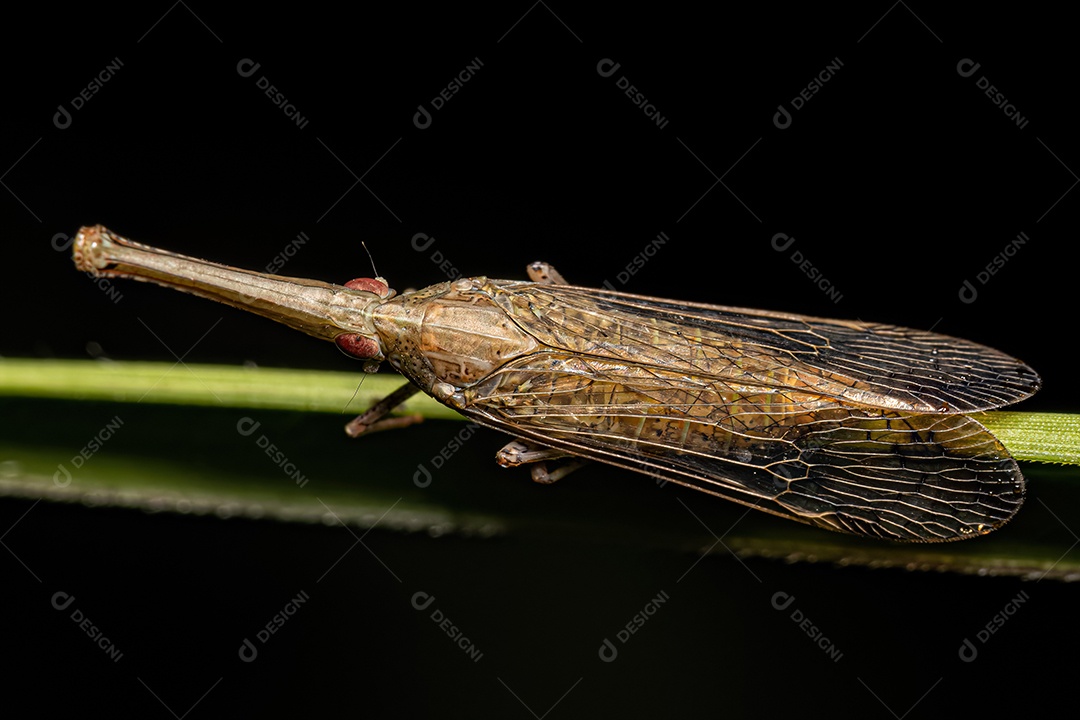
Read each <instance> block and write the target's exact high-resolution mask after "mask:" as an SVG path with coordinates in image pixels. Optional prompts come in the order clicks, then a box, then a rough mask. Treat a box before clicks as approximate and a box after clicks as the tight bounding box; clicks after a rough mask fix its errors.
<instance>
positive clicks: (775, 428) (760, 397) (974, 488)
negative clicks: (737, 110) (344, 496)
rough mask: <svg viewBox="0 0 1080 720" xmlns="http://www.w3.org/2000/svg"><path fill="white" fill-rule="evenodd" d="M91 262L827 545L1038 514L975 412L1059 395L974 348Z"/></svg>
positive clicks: (546, 443)
mask: <svg viewBox="0 0 1080 720" xmlns="http://www.w3.org/2000/svg"><path fill="white" fill-rule="evenodd" d="M76 261H77V263H78V264H79V265H80V267H82V268H83V269H86V270H89V271H91V272H94V273H96V274H109V275H126V276H132V277H137V278H140V279H150V280H152V281H155V282H159V283H162V284H167V285H170V286H172V287H179V289H182V290H185V291H188V292H194V293H196V294H199V295H204V296H207V297H211V298H213V299H216V300H219V301H222V302H227V303H229V304H232V305H236V306H238V307H243V308H245V309H249V310H253V311H255V312H260V313H261V314H264V315H267V316H269V317H272V318H274V319H276V320H279V321H281V322H285V323H287V324H289V325H291V326H293V327H296V328H298V329H301V330H303V331H305V332H308V333H309V334H312V335H316V336H318V337H323V338H326V339H333V340H335V341H336V342H337V344H338V345H339V347H341V348H343V349H344V350H346V351H347V352H349V353H350V354H352V355H354V356H356V357H359V358H362V359H364V360H367V361H369V369H373V366H374V365H377V363H378V362H380V361H382V360H387V361H389V362H390V364H391V365H393V366H394V367H395V368H396V369H397V370H399V371H400V372H401V373H402V374H404V375H405V376H406V377H407V378H409V380H410V381H412V382H413V383H414V384H415V385H416V386H418V387H419V388H420V389H421V390H423V391H424V392H427V393H428V394H430V395H432V396H433V397H435V398H436V399H438V400H440V401H441V402H443V403H445V404H446V405H448V406H450V407H452V408H454V409H456V410H458V411H460V412H461V413H463V414H465V415H467V416H469V417H470V418H472V419H474V420H476V421H477V422H480V423H482V424H485V425H488V426H491V427H495V428H498V429H500V430H504V431H506V432H509V433H511V434H513V435H515V436H517V437H519V438H523V439H524V440H526V441H528V442H529V443H531V444H532V445H534V446H541V447H547V448H554V449H556V450H558V451H562V452H563V453H566V454H571V455H577V456H582V457H587V458H592V459H597V460H601V461H604V462H608V463H611V464H614V465H619V466H623V467H627V468H630V469H633V470H637V471H641V472H646V473H648V474H651V475H654V476H657V477H661V478H664V479H667V480H671V481H674V482H677V483H680V484H683V485H687V486H689V487H693V488H696V489H699V490H703V491H705V492H709V493H712V494H714V495H718V496H721V497H724V498H727V499H730V500H734V501H736V502H740V503H743V504H746V505H750V506H753V507H757V508H759V509H762V510H765V511H767V512H771V513H774V514H777V515H782V516H784V517H789V518H792V519H796V520H799V521H802V522H807V523H811V524H814V525H818V526H820V527H825V528H829V529H832V530H840V531H845V532H852V533H856V534H860V535H866V536H873V537H880V538H889V539H895V540H909V541H943V540H955V539H963V538H966V537H973V536H976V535H980V534H984V533H986V532H989V531H990V530H993V529H995V528H997V527H1000V526H1001V525H1002V524H1004V523H1005V522H1007V521H1008V519H1009V518H1010V517H1012V515H1013V514H1014V513H1015V512H1016V510H1017V509H1018V508H1019V507H1020V505H1021V503H1022V502H1023V497H1024V481H1023V477H1022V475H1021V473H1020V470H1019V468H1018V467H1017V465H1016V462H1015V461H1014V460H1013V459H1012V458H1011V457H1010V456H1009V454H1008V452H1007V451H1006V450H1005V448H1004V447H1003V446H1002V445H1001V443H1000V442H998V440H997V439H996V438H995V437H994V436H993V435H991V434H990V433H989V432H988V431H987V430H986V429H985V428H984V427H983V426H982V425H980V424H979V423H978V422H977V421H975V420H973V419H972V418H970V417H968V416H967V415H966V414H965V413H971V412H977V411H982V410H989V409H993V408H997V407H1001V406H1003V405H1007V404H1010V403H1013V402H1017V401H1019V400H1021V399H1023V398H1025V397H1027V396H1029V395H1031V394H1032V393H1033V392H1035V390H1036V389H1037V388H1038V385H1039V378H1038V375H1036V374H1035V372H1034V371H1032V370H1031V368H1029V367H1028V366H1026V365H1024V364H1023V363H1021V362H1019V361H1018V360H1016V359H1014V358H1012V357H1009V356H1008V355H1005V354H1003V353H1000V352H998V351H996V350H993V349H991V348H988V347H985V346H982V345H978V344H975V343H971V342H968V341H965V340H959V339H956V338H950V337H946V336H943V335H937V334H934V333H928V332H923V331H918V330H912V329H907V328H899V327H894V326H889V325H875V324H869V323H861V322H852V321H842V320H827V319H822V318H811V317H804V316H799V315H787V314H782V313H770V312H762V311H755V310H748V309H742V308H732V307H722V306H713V305H702V304H694V303H684V302H678V301H671V300H661V299H656V298H649V297H643V296H635V295H629V294H625V293H617V292H609V291H605V290H594V289H589V288H579V287H573V286H569V285H561V284H551V283H548V282H518V281H507V280H489V279H487V278H483V277H478V278H468V279H461V280H456V281H453V282H447V283H440V284H438V285H433V286H431V287H429V288H425V289H423V290H420V291H417V292H412V293H406V294H404V295H401V296H395V295H394V293H393V291H391V290H389V288H388V287H386V285H385V284H384V283H383V282H382V281H381V280H372V279H364V280H356V281H352V282H350V283H347V284H346V286H336V285H329V284H326V283H318V282H317V281H310V280H294V279H291V278H279V277H274V276H265V275H260V274H258V273H250V272H247V271H240V270H233V269H231V268H225V267H224V266H220V265H215V264H212V263H205V262H203V261H198V260H193V259H191V258H184V257H182V256H177V255H173V254H171V253H165V252H164V251H158V250H154V249H153V248H148V247H147V246H138V245H136V244H134V243H130V241H126V240H123V239H122V238H118V237H117V236H114V235H112V234H110V233H108V231H105V230H104V229H103V228H89V229H84V231H83V232H82V233H80V236H79V240H78V242H77V243H76ZM230 273H231V274H230ZM192 277H196V278H197V280H195V281H192V280H191V278H192ZM207 277H210V278H211V279H210V280H207V279H206V278H207ZM177 278H181V279H180V280H177ZM256 281H257V282H256ZM253 284H255V285H258V288H259V289H258V292H255V291H254V290H252V289H251V288H252V287H253V286H254V285H253ZM397 401H400V398H399V399H398V400H397ZM387 407H389V405H387ZM385 410H386V408H385V407H384V408H382V410H381V412H385ZM541 454H542V453H541ZM527 461H528V460H526V462H527Z"/></svg>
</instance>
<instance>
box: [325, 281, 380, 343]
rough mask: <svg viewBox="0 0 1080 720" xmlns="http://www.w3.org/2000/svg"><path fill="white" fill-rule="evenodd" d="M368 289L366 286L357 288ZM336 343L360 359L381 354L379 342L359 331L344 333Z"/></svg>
mask: <svg viewBox="0 0 1080 720" xmlns="http://www.w3.org/2000/svg"><path fill="white" fill-rule="evenodd" d="M357 289H366V288H357ZM334 344H335V345H337V346H338V347H339V348H341V351H342V352H343V353H345V354H346V355H351V356H352V357H354V358H358V359H360V360H371V359H373V358H377V357H379V355H380V352H381V351H380V349H379V343H377V342H375V340H373V339H372V338H369V337H367V336H365V335H359V334H357V333H343V334H341V335H338V336H337V337H336V338H334Z"/></svg>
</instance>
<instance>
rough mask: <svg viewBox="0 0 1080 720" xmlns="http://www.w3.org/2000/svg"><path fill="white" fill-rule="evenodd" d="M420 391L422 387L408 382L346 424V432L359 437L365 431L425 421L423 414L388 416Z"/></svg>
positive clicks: (406, 425)
mask: <svg viewBox="0 0 1080 720" xmlns="http://www.w3.org/2000/svg"><path fill="white" fill-rule="evenodd" d="M418 392H420V388H418V387H416V386H415V385H413V384H412V383H406V384H404V385H402V386H401V387H399V388H398V389H397V390H395V391H394V392H392V393H390V394H389V395H387V396H386V397H384V398H383V399H382V400H380V401H379V402H377V403H375V404H374V405H372V406H371V408H370V409H368V411H367V412H365V413H364V414H363V415H359V416H357V417H355V418H353V419H352V420H351V421H349V424H348V425H346V426H345V432H346V434H348V436H349V437H357V436H358V435H362V434H365V433H373V432H378V431H379V430H393V429H397V428H403V427H408V426H409V425H415V424H416V423H418V422H423V420H424V417H423V415H405V416H403V417H395V418H388V417H385V416H386V415H387V413H389V412H390V411H391V410H393V409H394V408H396V407H397V406H398V405H400V404H401V403H403V402H405V401H406V400H408V399H409V398H411V397H412V396H413V395H415V394H416V393H418Z"/></svg>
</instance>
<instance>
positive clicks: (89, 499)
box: [0, 360, 1080, 580]
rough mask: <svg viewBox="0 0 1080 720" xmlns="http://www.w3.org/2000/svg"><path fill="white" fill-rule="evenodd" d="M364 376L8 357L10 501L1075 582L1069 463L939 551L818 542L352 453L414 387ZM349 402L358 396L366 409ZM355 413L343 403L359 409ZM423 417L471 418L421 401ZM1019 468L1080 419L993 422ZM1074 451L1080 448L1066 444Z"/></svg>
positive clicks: (644, 504) (483, 461)
mask: <svg viewBox="0 0 1080 720" xmlns="http://www.w3.org/2000/svg"><path fill="white" fill-rule="evenodd" d="M361 377H363V375H362V373H355V374H352V373H326V372H313V371H290V370H269V369H259V368H230V367H218V366H200V365H181V364H177V365H174V366H170V365H168V364H155V363H115V362H91V361H38V360H0V396H7V397H5V399H4V400H3V403H4V413H3V415H2V418H0V425H2V428H3V431H2V433H0V438H2V440H0V495H7V496H14V497H24V498H33V499H46V500H52V501H62V502H79V503H83V504H86V505H90V506H95V505H109V506H120V507H132V508H140V509H143V510H146V511H150V512H159V511H168V512H180V513H200V514H215V515H217V516H220V517H222V518H228V517H249V518H273V519H278V520H286V521H301V522H323V523H338V522H343V523H346V524H348V525H352V526H357V527H375V526H377V527H380V528H386V529H391V530H400V531H408V532H425V533H429V534H431V535H441V534H445V533H456V534H461V535H466V536H476V537H491V536H497V535H504V534H514V535H519V536H531V537H536V538H545V537H550V536H551V535H552V534H558V535H559V536H560V537H562V538H580V539H581V540H582V541H592V542H595V541H597V540H599V541H602V542H609V543H613V544H624V545H631V544H633V545H641V546H645V547H651V548H666V549H670V550H675V551H690V552H705V553H709V552H711V553H726V552H728V551H731V552H734V553H736V554H737V555H739V556H740V557H750V556H761V557H772V558H781V559H784V560H787V561H800V562H804V561H809V562H814V561H816V562H832V563H839V564H843V565H858V566H866V567H900V568H907V569H919V570H939V571H948V572H958V573H971V574H984V575H1010V576H1021V577H1028V578H1043V577H1047V578H1055V579H1061V580H1072V579H1076V578H1080V559H1078V558H1074V557H1073V556H1072V554H1071V553H1069V552H1068V551H1069V550H1070V549H1071V548H1072V547H1073V546H1074V545H1075V544H1076V543H1077V536H1076V535H1074V534H1073V532H1072V530H1070V525H1075V526H1077V527H1080V522H1078V521H1077V520H1076V519H1077V517H1078V512H1080V507H1078V505H1080V503H1078V501H1077V497H1078V493H1077V492H1076V490H1075V488H1076V487H1077V486H1076V482H1075V477H1074V476H1075V474H1076V472H1077V470H1076V469H1075V468H1072V467H1068V466H1062V467H1052V466H1044V465H1025V467H1024V471H1025V475H1026V476H1027V478H1028V480H1029V488H1030V492H1029V500H1028V502H1027V504H1026V506H1025V507H1024V508H1023V509H1022V510H1021V511H1020V513H1019V515H1018V516H1017V518H1016V519H1015V520H1013V522H1012V523H1011V524H1010V525H1008V526H1007V527H1006V528H1004V529H1002V530H999V531H997V532H994V533H992V534H991V535H989V536H987V537H984V538H980V539H976V540H971V541H966V542H959V543H947V544H942V545H899V544H892V543H884V542H875V541H869V540H862V539H859V538H855V537H849V536H844V535H840V534H835V533H829V532H826V531H821V530H816V529H813V528H809V527H804V526H801V525H798V524H797V523H792V522H788V521H783V520H779V519H776V518H772V517H770V516H766V515H764V514H762V513H756V512H752V511H747V510H746V509H745V508H742V507H740V506H737V505H734V504H731V503H724V502H720V501H717V500H716V499H714V498H711V497H709V496H707V495H703V494H701V493H696V492H693V491H689V490H685V489H683V488H678V487H674V486H672V485H670V484H669V485H666V486H662V487H661V486H660V485H658V484H657V483H656V482H655V481H654V480H652V479H650V478H648V477H645V476H641V475H637V474H634V473H628V472H625V471H622V470H618V469H616V468H610V467H605V466H600V465H593V466H590V471H589V472H581V471H579V472H578V473H576V474H575V475H573V476H571V478H570V479H568V480H565V481H563V482H560V483H557V484H556V485H554V486H539V485H536V484H534V483H532V482H530V481H529V480H528V473H527V472H524V471H506V470H503V469H501V468H498V467H497V466H496V465H495V463H494V459H493V458H494V453H495V451H496V450H497V449H498V447H500V446H501V444H502V443H503V442H505V436H503V435H501V434H499V433H496V432H493V431H489V430H486V429H483V428H478V427H477V426H475V425H473V424H471V423H463V422H441V421H438V420H435V421H433V422H425V423H423V424H421V425H419V426H417V427H414V428H408V429H405V430H400V431H393V432H385V433H377V434H374V435H372V436H370V437H363V438H360V439H356V440H353V439H349V438H348V437H346V436H345V434H344V433H343V431H342V426H343V425H344V423H345V422H346V421H347V420H348V419H350V418H351V417H352V416H353V415H354V414H356V413H358V412H360V411H361V410H362V409H364V408H366V407H367V406H368V405H370V404H371V403H373V402H374V401H375V400H377V399H379V398H381V397H383V396H384V395H386V394H388V393H389V392H390V391H392V390H393V389H395V388H396V387H398V386H400V384H401V383H402V382H404V381H403V380H402V379H401V378H400V377H397V376H382V375H376V376H367V377H366V378H365V379H364V381H363V386H362V387H361V389H360V390H359V391H357V389H356V386H357V383H358V382H359V381H360V378H361ZM354 393H355V395H356V396H355V398H354V397H353V395H354ZM346 406H347V407H348V408H349V409H348V410H345V408H346ZM404 410H405V411H406V412H409V413H421V414H423V415H425V416H426V417H428V418H431V419H435V418H447V419H449V418H457V419H458V420H460V419H461V416H459V415H457V414H456V413H454V412H452V411H450V410H448V409H446V408H445V407H443V406H442V405H440V404H438V403H436V402H435V401H433V400H431V399H429V398H426V397H422V396H416V397H415V398H414V399H413V400H410V402H409V403H408V405H407V406H406V408H404ZM980 420H983V421H984V422H986V424H987V425H988V426H989V427H991V429H993V430H994V431H995V432H996V433H998V434H999V437H1001V439H1002V441H1003V442H1005V443H1006V445H1007V446H1008V447H1010V449H1011V450H1013V451H1014V453H1015V454H1016V455H1017V456H1018V457H1019V458H1021V459H1023V458H1025V457H1028V458H1035V459H1043V460H1045V459H1047V458H1052V459H1053V461H1054V462H1059V463H1068V462H1076V460H1075V459H1072V460H1070V458H1071V457H1073V455H1070V453H1074V452H1075V444H1076V439H1077V436H1078V435H1080V431H1078V423H1077V421H1076V418H1075V417H1074V416H1068V415H1063V416H1046V415H1033V414H1029V413H985V414H983V415H981V416H980ZM1070 448H1072V449H1070Z"/></svg>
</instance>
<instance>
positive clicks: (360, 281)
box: [345, 278, 390, 298]
mask: <svg viewBox="0 0 1080 720" xmlns="http://www.w3.org/2000/svg"><path fill="white" fill-rule="evenodd" d="M345 287H347V288H350V289H352V290H367V291H368V292H372V293H375V294H376V295H378V296H379V297H381V298H384V297H386V296H387V294H389V292H390V288H389V287H387V285H386V283H384V282H383V281H382V280H376V279H375V278H355V279H354V280H350V281H349V282H347V283H345Z"/></svg>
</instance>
